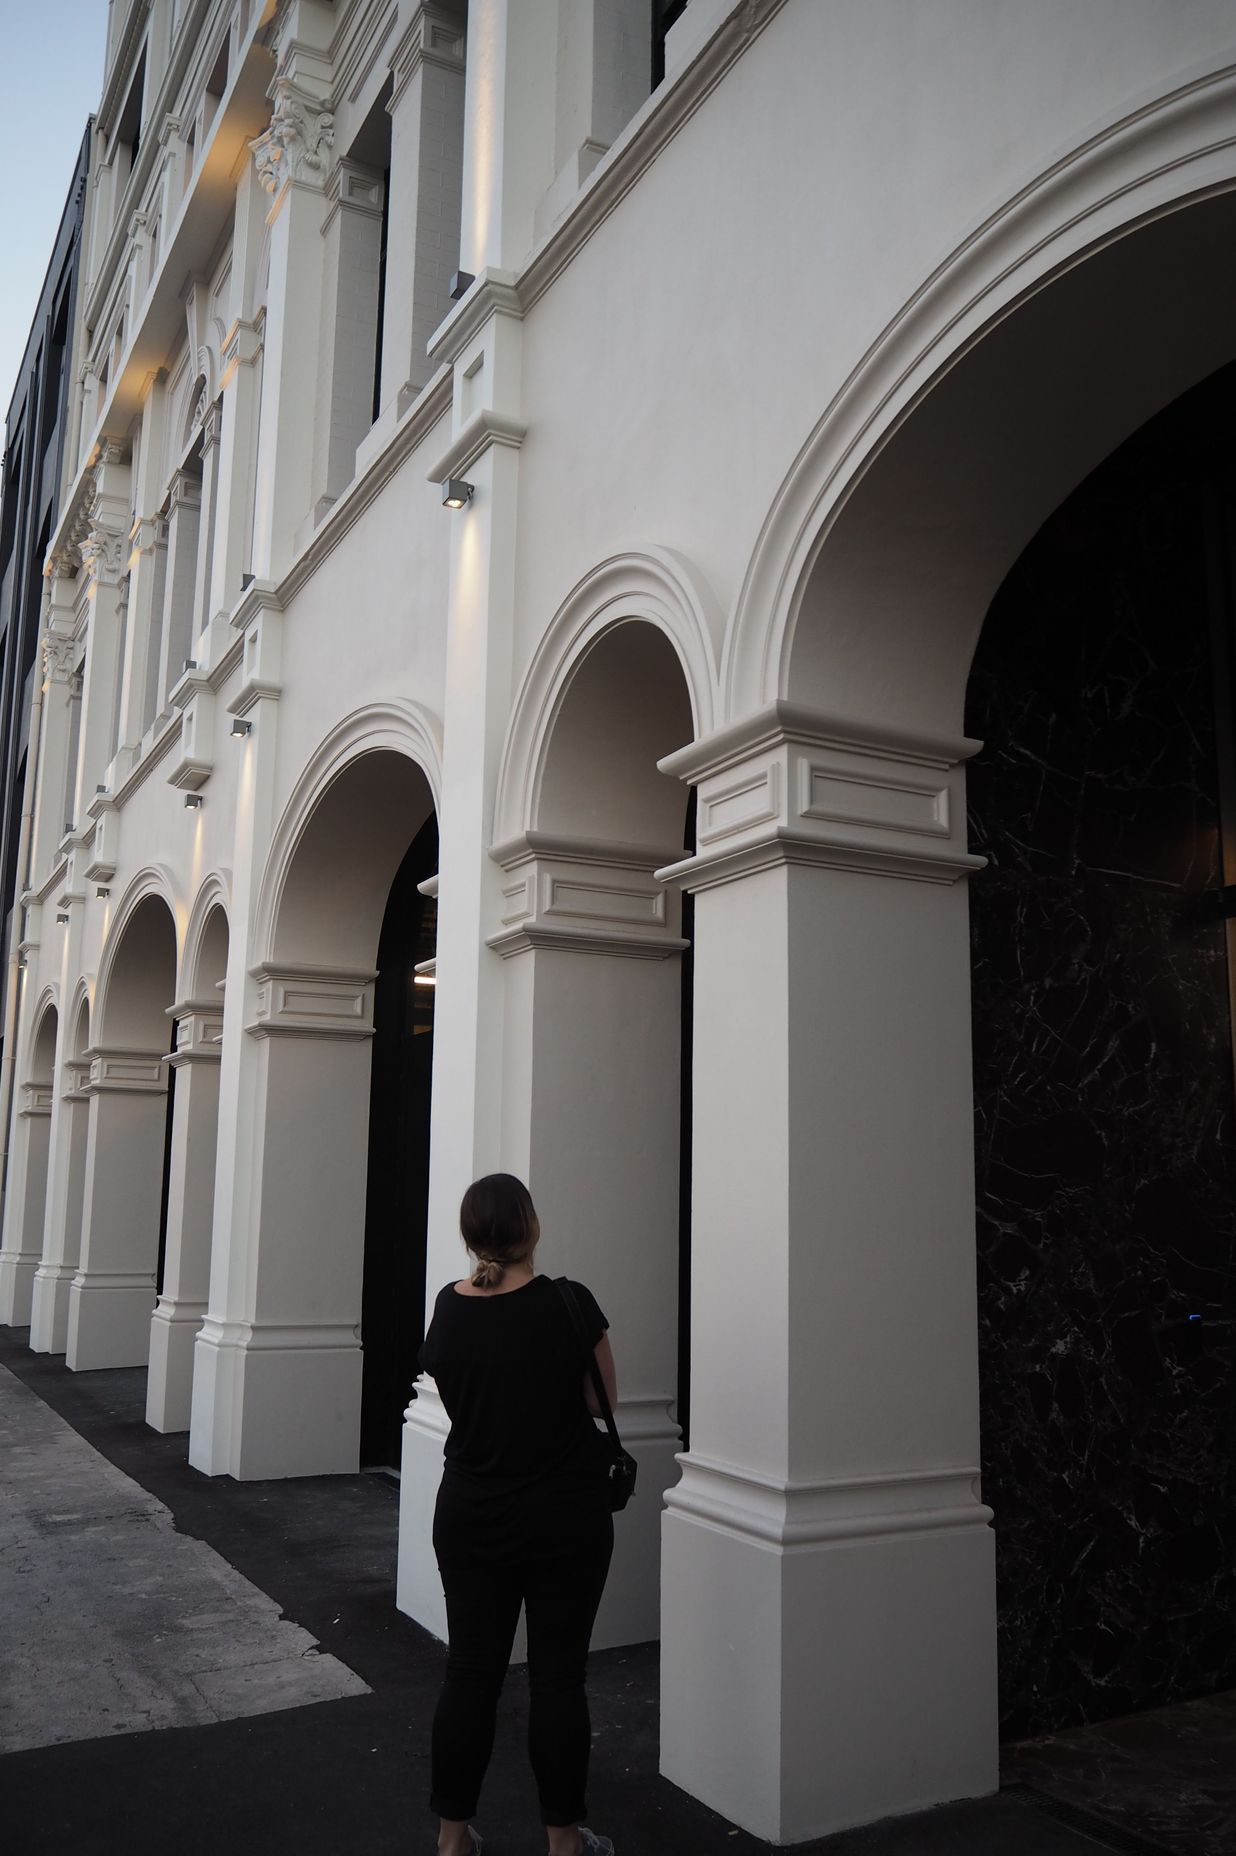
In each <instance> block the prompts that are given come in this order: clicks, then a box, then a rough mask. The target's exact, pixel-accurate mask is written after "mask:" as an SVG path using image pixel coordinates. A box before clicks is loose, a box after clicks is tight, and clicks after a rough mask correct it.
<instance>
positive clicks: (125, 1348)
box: [65, 1050, 167, 1372]
mask: <svg viewBox="0 0 1236 1856" xmlns="http://www.w3.org/2000/svg"><path fill="white" fill-rule="evenodd" d="M86 1093H87V1095H88V1096H89V1098H90V1119H89V1127H88V1131H87V1136H86V1180H85V1193H84V1203H85V1210H84V1214H83V1219H82V1248H81V1261H80V1267H79V1268H78V1271H77V1274H76V1275H75V1276H74V1278H73V1282H72V1285H71V1287H70V1289H69V1322H68V1334H67V1343H66V1350H65V1351H66V1364H67V1365H68V1366H69V1367H70V1368H71V1370H72V1371H74V1372H82V1371H85V1370H87V1369H89V1368H91V1367H96V1366H145V1364H146V1361H147V1359H148V1357H149V1352H150V1314H151V1310H152V1309H153V1307H154V1301H155V1271H156V1266H157V1260H158V1249H159V1213H160V1210H161V1201H162V1196H163V1148H164V1141H165V1138H166V1131H167V1129H166V1124H167V1069H166V1060H165V1058H164V1055H163V1053H162V1052H160V1051H144V1050H136V1051H132V1050H95V1051H93V1052H92V1053H91V1064H90V1080H89V1082H88V1083H87V1085H86Z"/></svg>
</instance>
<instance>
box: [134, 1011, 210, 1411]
mask: <svg viewBox="0 0 1236 1856" xmlns="http://www.w3.org/2000/svg"><path fill="white" fill-rule="evenodd" d="M171 1016H172V1017H173V1018H174V1019H175V1023H176V1048H175V1050H174V1051H173V1053H172V1055H171V1056H170V1057H169V1058H168V1060H167V1061H168V1066H169V1068H170V1069H171V1070H172V1071H173V1073H174V1075H175V1098H174V1102H173V1106H172V1132H171V1154H170V1164H169V1169H168V1194H167V1239H166V1243H165V1246H164V1254H163V1283H162V1288H161V1290H160V1294H159V1299H158V1301H157V1303H156V1305H155V1309H154V1313H153V1314H152V1315H151V1318H150V1371H149V1374H148V1376H147V1380H146V1422H147V1424H149V1425H151V1426H152V1427H153V1429H155V1430H156V1431H163V1432H168V1431H187V1430H188V1429H189V1420H190V1414H191V1410H192V1400H193V1353H194V1342H195V1340H196V1338H197V1334H198V1331H199V1329H200V1328H201V1325H202V1319H203V1317H204V1316H205V1313H206V1304H207V1298H208V1295H209V1291H210V1238H211V1228H212V1224H213V1219H214V1197H215V1162H216V1157H217V1148H218V1128H219V1065H220V1057H221V1053H222V1044H223V1013H222V1011H221V1010H220V1005H219V1001H218V1000H217V999H213V1000H193V999H187V1000H182V1001H181V1002H180V1003H179V1004H177V1005H175V1006H173V1007H172V1009H171Z"/></svg>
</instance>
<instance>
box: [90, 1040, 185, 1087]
mask: <svg viewBox="0 0 1236 1856" xmlns="http://www.w3.org/2000/svg"><path fill="white" fill-rule="evenodd" d="M89 1055H90V1080H89V1081H88V1082H87V1083H85V1084H84V1085H83V1093H84V1094H86V1095H90V1096H102V1095H128V1096H149V1095H163V1094H165V1093H166V1091H167V1059H166V1053H165V1052H163V1051H150V1050H111V1049H108V1050H104V1049H101V1048H97V1047H96V1049H94V1050H92V1051H91V1052H90V1053H89Z"/></svg>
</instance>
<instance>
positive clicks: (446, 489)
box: [442, 477, 473, 509]
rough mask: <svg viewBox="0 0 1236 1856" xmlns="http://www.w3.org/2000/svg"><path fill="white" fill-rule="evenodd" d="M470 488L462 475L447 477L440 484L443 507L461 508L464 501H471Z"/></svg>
mask: <svg viewBox="0 0 1236 1856" xmlns="http://www.w3.org/2000/svg"><path fill="white" fill-rule="evenodd" d="M472 488H473V486H472V485H471V484H470V483H465V481H464V479H463V478H462V477H448V478H447V480H446V482H445V483H444V484H443V485H442V506H443V508H444V509H462V508H463V506H464V504H465V503H470V502H471V501H472Z"/></svg>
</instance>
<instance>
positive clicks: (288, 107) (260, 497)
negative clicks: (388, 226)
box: [251, 0, 335, 581]
mask: <svg viewBox="0 0 1236 1856" xmlns="http://www.w3.org/2000/svg"><path fill="white" fill-rule="evenodd" d="M332 19H333V9H332V8H330V7H325V6H321V5H308V4H306V0H294V4H293V5H292V6H291V7H290V8H289V10H288V12H287V13H286V14H285V15H283V16H282V21H281V23H282V27H283V30H284V31H285V33H286V34H288V35H289V37H288V40H287V44H288V51H287V55H286V57H284V58H281V62H280V66H279V70H278V73H277V75H276V77H275V79H274V82H273V84H272V86H271V95H272V97H273V99H274V112H273V114H272V116H271V121H270V127H269V128H268V129H267V130H266V131H265V132H264V134H262V135H260V136H258V137H257V139H256V140H255V141H254V142H253V143H252V144H251V146H252V148H253V151H254V156H255V159H256V162H257V172H258V178H259V180H260V181H261V184H262V186H263V187H264V188H265V189H266V191H267V192H268V193H269V194H271V195H272V196H273V203H272V205H271V208H270V212H269V214H268V217H267V223H268V225H269V227H270V285H269V290H268V294H267V301H266V326H265V336H264V352H263V358H262V407H261V418H260V428H259V430H260V436H259V442H258V457H257V473H256V477H257V481H256V492H255V501H254V518H253V572H254V574H255V576H256V577H257V578H258V579H259V580H269V581H278V580H280V579H281V578H282V577H283V575H284V574H285V573H286V572H287V569H288V567H289V566H290V565H291V562H292V559H293V556H294V554H295V551H296V543H297V534H298V531H299V530H300V529H301V528H302V526H303V525H304V524H305V523H306V522H307V521H308V519H309V518H310V516H311V514H312V509H313V502H314V482H313V471H314V411H315V406H316V403H317V389H318V375H319V371H320V368H321V340H322V286H323V263H324V249H325V247H324V241H323V239H322V225H323V221H324V220H325V217H326V210H327V200H326V194H325V180H326V175H327V171H328V169H329V167H330V156H331V148H332V145H333V143H334V139H335V128H334V116H333V114H332V113H331V101H330V66H329V61H328V59H327V58H326V55H325V47H326V46H327V45H328V44H329V42H330V36H331V30H332ZM311 33H312V34H316V35H317V36H316V38H313V39H308V38H306V37H302V35H308V34H311ZM293 35H294V36H293ZM315 44H316V45H319V46H320V48H321V49H319V50H315V49H314V45H315Z"/></svg>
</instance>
